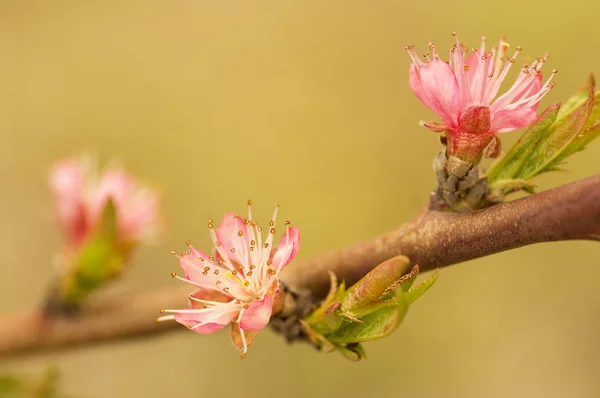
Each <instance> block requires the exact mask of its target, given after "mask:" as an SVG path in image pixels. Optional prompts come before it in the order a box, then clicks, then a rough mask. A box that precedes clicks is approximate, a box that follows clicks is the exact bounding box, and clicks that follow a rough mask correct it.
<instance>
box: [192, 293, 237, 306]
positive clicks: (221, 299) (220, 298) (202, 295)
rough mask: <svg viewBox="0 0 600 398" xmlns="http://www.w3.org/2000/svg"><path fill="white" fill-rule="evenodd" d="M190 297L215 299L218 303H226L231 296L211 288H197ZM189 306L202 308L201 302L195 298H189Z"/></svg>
mask: <svg viewBox="0 0 600 398" xmlns="http://www.w3.org/2000/svg"><path fill="white" fill-rule="evenodd" d="M192 297H194V298H197V299H200V300H208V301H217V302H220V303H227V302H229V301H231V296H229V295H227V294H225V293H222V292H220V291H216V290H211V289H199V290H197V291H196V292H194V293H193V294H192ZM189 307H190V308H197V309H200V308H203V307H202V303H199V302H198V301H195V300H190V303H189Z"/></svg>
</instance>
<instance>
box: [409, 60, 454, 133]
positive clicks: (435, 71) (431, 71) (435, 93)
mask: <svg viewBox="0 0 600 398" xmlns="http://www.w3.org/2000/svg"><path fill="white" fill-rule="evenodd" d="M413 65H414V64H413ZM417 68H418V69H416V70H415V69H414V68H412V67H411V73H410V80H409V82H410V83H411V88H413V92H415V94H416V95H417V97H419V99H421V101H422V102H423V103H424V104H425V105H427V106H428V107H429V108H430V109H431V110H433V111H434V112H435V113H437V114H438V116H439V117H440V118H441V119H442V120H443V121H444V122H445V123H446V124H449V125H451V126H452V127H455V126H456V124H457V123H458V112H459V110H460V106H461V104H460V95H459V94H460V90H459V87H458V82H457V81H456V76H455V75H454V72H453V71H452V68H450V65H448V64H447V63H446V62H444V61H441V60H439V59H435V60H433V61H431V62H427V63H425V64H423V65H421V66H420V67H417ZM416 79H418V80H419V82H420V85H419V84H417V83H416V82H415V80H416ZM413 85H414V86H413ZM415 89H418V90H419V92H418V93H417V90H415Z"/></svg>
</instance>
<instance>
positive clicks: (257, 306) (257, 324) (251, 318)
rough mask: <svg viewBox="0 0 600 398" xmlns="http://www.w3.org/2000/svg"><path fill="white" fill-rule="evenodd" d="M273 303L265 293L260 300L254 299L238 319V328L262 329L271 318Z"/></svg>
mask: <svg viewBox="0 0 600 398" xmlns="http://www.w3.org/2000/svg"><path fill="white" fill-rule="evenodd" d="M272 311H273V304H272V302H271V298H270V297H269V296H267V295H265V297H264V298H263V299H262V300H257V301H254V302H253V303H252V304H250V306H249V307H248V308H247V309H246V310H245V311H244V314H243V315H242V319H241V320H240V328H242V329H244V330H262V329H263V328H264V327H265V326H267V324H268V323H269V320H270V319H271V312H272Z"/></svg>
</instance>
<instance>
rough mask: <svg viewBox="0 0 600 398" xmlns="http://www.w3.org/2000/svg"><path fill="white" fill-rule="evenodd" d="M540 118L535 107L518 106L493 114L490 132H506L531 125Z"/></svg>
mask: <svg viewBox="0 0 600 398" xmlns="http://www.w3.org/2000/svg"><path fill="white" fill-rule="evenodd" d="M536 120H538V115H537V113H536V112H535V109H533V108H516V109H512V110H503V111H500V112H496V113H495V114H494V115H493V116H492V125H491V128H490V132H492V133H506V132H508V131H513V130H516V129H519V128H521V127H525V126H528V125H530V124H531V123H533V122H535V121H536Z"/></svg>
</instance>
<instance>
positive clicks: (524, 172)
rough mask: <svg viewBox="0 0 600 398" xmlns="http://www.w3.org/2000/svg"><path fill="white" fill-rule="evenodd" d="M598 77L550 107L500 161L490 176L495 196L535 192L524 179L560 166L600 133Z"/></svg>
mask: <svg viewBox="0 0 600 398" xmlns="http://www.w3.org/2000/svg"><path fill="white" fill-rule="evenodd" d="M594 84H595V82H594V78H593V76H590V79H589V80H588V82H587V83H586V84H585V85H584V86H582V87H581V88H580V89H579V90H578V91H577V92H576V93H575V94H574V95H573V96H572V97H571V98H569V99H568V100H567V101H566V102H565V103H564V104H563V105H562V106H559V105H558V104H556V105H552V106H550V107H549V108H548V109H547V110H546V111H544V112H543V113H542V115H540V120H539V121H538V122H536V123H534V124H533V125H531V126H530V128H529V129H528V130H527V131H526V132H525V133H524V134H523V136H522V137H521V139H520V140H519V141H518V142H517V143H516V144H515V145H514V146H513V147H512V148H511V149H510V150H509V151H508V152H507V153H506V155H505V156H503V157H502V158H501V159H499V160H498V161H497V162H496V163H494V164H493V165H492V166H491V167H490V169H489V170H488V172H487V173H486V176H487V178H488V181H489V184H490V191H491V196H492V197H493V196H498V197H499V198H500V199H502V198H503V197H504V196H506V195H507V194H509V193H511V192H515V191H517V190H519V189H523V190H525V191H526V192H530V193H532V192H534V190H533V186H531V185H527V184H524V183H523V181H526V180H529V179H531V178H534V177H535V176H537V175H539V174H542V173H546V172H549V171H556V170H560V168H559V166H560V165H561V164H562V163H563V162H564V161H565V160H566V158H567V157H568V156H570V155H572V154H573V153H575V152H577V151H580V150H582V149H584V148H585V146H586V145H588V144H589V143H590V142H591V141H592V140H594V139H595V138H597V137H598V136H599V135H600V93H597V94H596V95H594Z"/></svg>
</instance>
